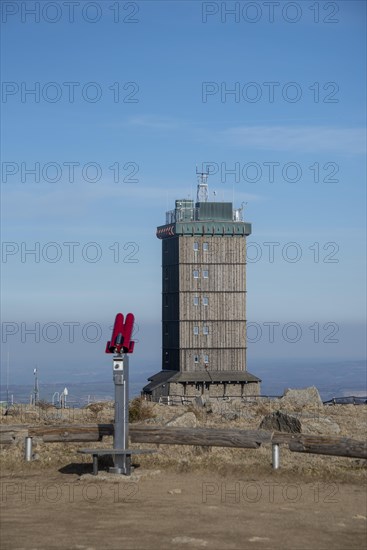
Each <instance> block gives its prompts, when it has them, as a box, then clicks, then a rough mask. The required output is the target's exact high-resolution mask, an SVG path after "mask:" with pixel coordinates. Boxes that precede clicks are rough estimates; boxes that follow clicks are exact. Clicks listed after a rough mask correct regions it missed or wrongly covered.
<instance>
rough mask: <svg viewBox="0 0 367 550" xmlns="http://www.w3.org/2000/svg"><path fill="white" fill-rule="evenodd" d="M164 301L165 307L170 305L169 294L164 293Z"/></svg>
mask: <svg viewBox="0 0 367 550" xmlns="http://www.w3.org/2000/svg"><path fill="white" fill-rule="evenodd" d="M163 303H164V307H168V296H167V294H164V295H163Z"/></svg>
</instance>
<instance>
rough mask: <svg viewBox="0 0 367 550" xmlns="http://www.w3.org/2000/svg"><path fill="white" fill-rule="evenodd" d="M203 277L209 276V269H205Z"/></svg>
mask: <svg viewBox="0 0 367 550" xmlns="http://www.w3.org/2000/svg"><path fill="white" fill-rule="evenodd" d="M203 277H204V279H207V278H208V277H209V271H208V270H207V269H203Z"/></svg>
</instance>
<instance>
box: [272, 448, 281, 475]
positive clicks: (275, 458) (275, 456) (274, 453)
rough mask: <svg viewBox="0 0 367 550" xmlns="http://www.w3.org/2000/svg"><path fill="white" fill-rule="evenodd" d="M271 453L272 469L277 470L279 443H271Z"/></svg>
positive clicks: (278, 464)
mask: <svg viewBox="0 0 367 550" xmlns="http://www.w3.org/2000/svg"><path fill="white" fill-rule="evenodd" d="M271 454H272V462H273V470H278V468H279V466H280V456H279V445H278V444H277V443H273V445H272V448H271Z"/></svg>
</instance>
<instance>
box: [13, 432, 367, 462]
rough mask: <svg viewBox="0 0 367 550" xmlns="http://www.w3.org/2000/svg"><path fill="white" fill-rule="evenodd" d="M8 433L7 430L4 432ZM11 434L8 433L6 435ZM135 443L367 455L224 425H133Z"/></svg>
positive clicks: (59, 437)
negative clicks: (273, 447) (282, 448)
mask: <svg viewBox="0 0 367 550" xmlns="http://www.w3.org/2000/svg"><path fill="white" fill-rule="evenodd" d="M3 435H4V436H5V435H6V434H5V433H4V434H3ZM28 435H29V436H30V437H42V438H43V441H44V442H45V443H53V442H65V443H66V442H81V443H82V442H86V441H101V440H102V438H103V436H112V435H113V424H90V425H88V424H87V425H85V424H84V425H68V426H62V425H61V426H34V427H30V428H29V429H28ZM6 437H8V436H6ZM130 439H131V442H132V443H150V444H152V443H156V444H166V445H200V446H213V447H236V448H247V449H257V448H259V447H260V446H261V445H262V444H266V443H269V444H276V445H279V444H283V445H288V446H289V449H290V450H291V451H293V452H301V453H313V454H324V455H333V456H344V457H350V458H367V443H366V442H364V441H357V440H355V439H351V438H347V437H337V436H318V435H305V434H290V433H279V432H267V431H265V430H239V429H223V428H176V427H166V426H144V425H134V424H132V425H130Z"/></svg>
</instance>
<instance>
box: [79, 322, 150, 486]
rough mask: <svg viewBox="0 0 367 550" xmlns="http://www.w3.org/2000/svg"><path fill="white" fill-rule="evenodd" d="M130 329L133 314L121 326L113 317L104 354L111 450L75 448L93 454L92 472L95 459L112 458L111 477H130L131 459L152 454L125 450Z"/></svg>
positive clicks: (94, 467)
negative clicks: (109, 375)
mask: <svg viewBox="0 0 367 550" xmlns="http://www.w3.org/2000/svg"><path fill="white" fill-rule="evenodd" d="M133 329H134V315H133V314H132V313H128V314H127V315H126V319H125V323H124V316H123V315H122V313H118V314H117V315H116V319H115V324H114V325H113V330H112V336H111V340H110V341H109V342H107V345H106V353H113V354H114V355H113V361H112V363H113V367H112V371H113V381H114V384H115V420H114V436H113V449H79V452H81V453H87V454H92V455H93V473H94V474H97V473H98V457H99V456H102V455H112V457H113V463H114V466H113V467H112V468H110V470H109V471H110V472H111V473H113V474H124V475H127V476H129V475H130V474H131V456H132V455H135V454H143V453H152V452H155V451H153V450H147V449H144V450H143V449H129V357H128V354H129V353H132V352H133V351H134V344H135V342H134V341H133V340H131V336H132V333H133Z"/></svg>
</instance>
